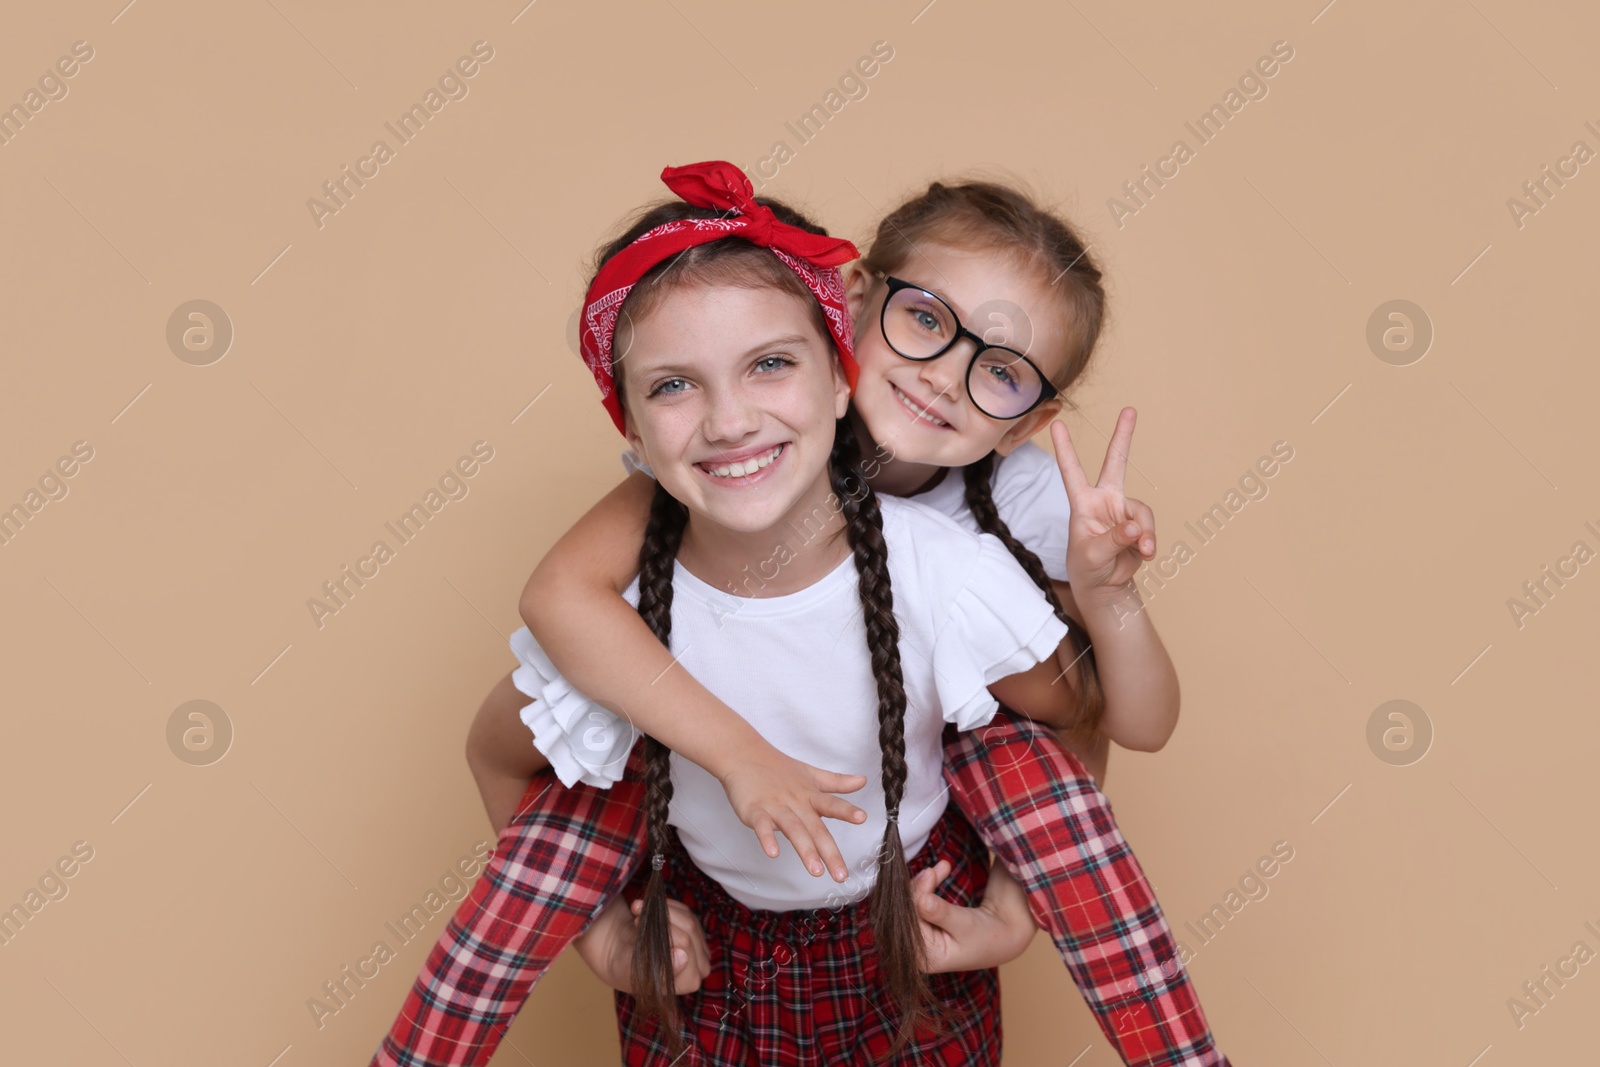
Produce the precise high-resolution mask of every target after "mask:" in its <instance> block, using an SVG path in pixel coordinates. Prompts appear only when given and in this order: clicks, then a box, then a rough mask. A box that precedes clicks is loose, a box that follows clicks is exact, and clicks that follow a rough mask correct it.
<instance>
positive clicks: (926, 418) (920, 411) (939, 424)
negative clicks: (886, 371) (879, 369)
mask: <svg viewBox="0 0 1600 1067" xmlns="http://www.w3.org/2000/svg"><path fill="white" fill-rule="evenodd" d="M889 388H890V389H891V390H893V392H894V395H895V398H896V399H897V400H899V401H900V405H901V406H902V407H904V408H905V409H906V410H907V411H908V412H910V413H911V414H912V415H913V416H915V417H916V418H917V419H918V420H920V421H921V422H924V423H927V424H928V425H929V426H933V427H936V428H938V429H941V430H948V429H950V424H949V423H948V422H945V421H944V420H943V419H936V418H934V417H933V416H932V415H930V414H928V411H927V409H926V408H924V407H923V406H922V405H920V404H918V403H917V402H916V401H915V400H912V399H911V398H910V397H909V396H907V395H906V394H904V393H902V392H901V391H900V387H899V386H897V385H895V384H894V383H893V382H890V383H889Z"/></svg>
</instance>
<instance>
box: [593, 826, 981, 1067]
mask: <svg viewBox="0 0 1600 1067" xmlns="http://www.w3.org/2000/svg"><path fill="white" fill-rule="evenodd" d="M941 858H944V859H949V860H950V862H951V866H952V871H951V874H950V877H949V878H948V879H947V880H946V881H945V883H944V884H943V885H942V886H941V887H940V889H939V892H940V893H941V894H942V895H944V896H946V897H948V898H949V899H951V900H953V901H955V902H957V903H959V904H965V905H972V904H976V903H978V902H979V901H980V900H982V899H983V890H984V886H985V885H987V884H988V881H989V874H988V865H989V855H988V850H987V849H986V848H985V847H984V845H983V842H982V841H981V840H979V839H978V836H977V834H976V833H975V832H974V831H973V829H972V827H971V826H970V825H969V824H968V823H967V821H966V820H965V819H963V818H962V817H961V816H960V814H959V813H957V812H956V811H955V809H954V808H948V809H946V811H945V813H944V816H943V817H942V818H941V819H940V821H939V822H938V823H937V824H936V825H935V826H934V828H933V831H932V832H931V834H930V836H929V839H928V844H927V847H925V848H923V849H922V850H921V851H920V852H918V853H917V855H916V856H915V857H913V858H912V860H911V861H910V867H911V873H913V874H915V873H916V872H917V871H919V870H922V869H923V868H925V867H930V866H932V865H933V864H934V863H936V862H937V861H938V860H939V859H941ZM666 861H667V862H666V866H665V867H664V868H663V869H662V877H663V878H664V879H665V881H666V884H667V891H668V894H669V895H670V896H672V897H675V898H677V899H679V900H682V901H683V902H684V903H685V904H687V905H688V906H689V908H690V909H691V910H693V911H694V912H695V913H696V914H697V915H698V916H699V917H700V922H701V925H702V926H703V927H704V928H705V934H706V943H707V945H708V947H709V948H710V950H711V973H710V975H709V976H707V978H706V980H705V981H704V982H703V983H702V985H701V988H700V989H699V990H697V991H696V992H694V993H691V994H689V995H687V996H683V997H679V998H678V1006H679V1010H680V1011H681V1012H682V1015H683V1030H682V1032H683V1035H684V1037H685V1040H686V1042H687V1044H688V1048H687V1049H686V1050H684V1051H682V1052H681V1053H680V1055H679V1056H678V1057H677V1058H674V1057H673V1056H672V1055H671V1053H670V1052H669V1051H668V1049H667V1045H666V1042H665V1040H664V1039H663V1036H662V1033H661V1029H660V1025H659V1021H658V1020H657V1019H655V1018H654V1017H651V1018H645V1017H643V1016H641V1014H640V1013H639V1012H638V1005H637V1002H636V1001H635V1000H634V998H633V997H631V996H629V995H627V994H626V993H618V994H616V1000H617V1026H618V1030H619V1031H620V1033H621V1036H622V1054H623V1063H624V1064H626V1065H627V1067H837V1065H840V1064H866V1063H882V1064H884V1065H885V1067H889V1065H895V1067H910V1065H912V1064H915V1065H917V1067H964V1065H965V1067H990V1065H994V1064H998V1063H999V1062H1000V1011H999V1009H1000V985H999V977H998V972H997V971H995V970H987V971H964V972H957V973H949V974H935V975H930V976H929V984H930V986H931V987H932V993H933V996H934V999H935V1002H936V1004H937V1005H939V1006H942V1007H943V1008H945V1009H946V1011H947V1016H948V1017H947V1020H946V1024H945V1028H944V1032H943V1033H942V1034H935V1033H933V1032H932V1031H930V1030H927V1029H919V1031H918V1037H917V1039H916V1040H913V1041H911V1042H909V1043H908V1044H907V1045H906V1047H905V1048H903V1049H902V1050H901V1051H900V1052H899V1053H898V1054H896V1055H895V1057H894V1058H893V1059H888V1060H885V1059H883V1057H884V1055H885V1054H886V1053H887V1052H888V1050H889V1047H890V1045H891V1043H892V1041H893V1026H894V1022H895V1018H896V1017H897V1014H898V1013H893V1012H892V1011H891V1012H890V1013H887V1014H886V1012H885V1010H884V1003H885V1000H886V999H887V996H888V994H887V990H886V989H885V986H884V984H883V979H882V977H881V975H880V972H879V969H878V954H877V952H876V950H875V949H873V948H872V944H873V937H872V929H871V925H870V923H869V922H868V918H867V915H868V901H867V900H866V899H863V900H860V901H857V902H856V903H854V904H847V905H843V906H842V907H840V908H838V909H827V908H819V909H816V910H809V909H808V910H803V911H785V912H779V911H752V910H751V909H749V908H747V907H745V906H744V905H743V904H740V903H739V902H738V901H736V900H734V899H733V898H732V897H730V896H729V895H728V894H727V893H726V892H725V891H724V890H723V889H722V887H721V886H720V885H718V884H717V883H716V882H715V881H714V880H712V879H711V878H710V877H708V876H707V875H706V874H705V873H704V872H702V871H701V870H700V869H699V868H697V867H695V866H694V862H693V861H692V860H691V859H690V858H689V855H688V853H686V852H685V851H684V850H683V847H682V846H681V845H680V844H678V842H677V835H676V834H673V835H672V846H671V848H670V849H669V851H668V852H667V854H666ZM647 875H648V871H647V869H644V868H641V869H640V871H639V875H638V877H637V879H636V880H635V883H634V886H633V887H632V888H633V889H634V890H638V891H642V890H643V887H644V882H645V879H646V877H647Z"/></svg>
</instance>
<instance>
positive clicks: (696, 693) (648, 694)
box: [521, 572, 768, 779]
mask: <svg viewBox="0 0 1600 1067" xmlns="http://www.w3.org/2000/svg"><path fill="white" fill-rule="evenodd" d="M535 578H536V579H540V580H536V581H530V583H529V586H528V591H527V592H525V593H524V596H523V599H522V603H521V607H522V616H523V620H524V621H525V622H526V623H527V624H528V630H529V632H530V633H532V634H533V636H534V639H535V640H537V641H538V642H539V645H540V647H542V648H543V649H544V652H545V655H547V656H549V657H550V661H551V662H552V663H554V664H555V666H556V668H557V669H558V670H560V671H561V673H562V675H563V676H564V677H565V678H566V679H567V681H569V682H571V683H572V684H573V685H574V686H575V687H576V688H577V689H578V690H579V691H580V692H582V693H583V694H584V695H585V696H587V697H589V698H590V699H591V700H594V701H595V702H596V703H598V704H600V705H601V706H603V707H605V708H608V709H610V710H611V711H612V712H613V713H614V714H616V715H618V716H620V717H622V718H623V719H625V720H626V721H628V722H630V723H632V724H633V725H634V726H635V727H637V728H638V729H640V730H642V731H644V732H645V733H647V734H649V735H650V736H651V737H653V738H655V739H656V740H658V741H660V742H661V743H662V744H664V745H666V746H667V747H668V748H670V749H672V750H673V751H674V752H676V753H678V754H679V755H680V756H683V757H684V758H685V759H688V760H692V761H693V762H695V763H697V764H699V765H700V766H701V767H704V768H705V769H706V770H707V771H708V772H710V773H711V774H712V775H714V776H715V777H717V778H719V779H720V778H722V776H723V775H724V774H725V773H726V772H727V771H728V770H729V769H730V768H731V767H732V766H734V765H735V764H737V763H738V762H739V760H741V759H743V758H745V757H746V756H747V755H748V754H749V752H750V751H751V749H752V748H753V747H767V746H768V742H767V741H766V739H764V738H763V737H762V736H761V735H760V734H759V733H758V732H757V731H756V729H755V728H754V727H752V726H751V725H750V724H749V723H748V722H746V721H745V720H744V718H742V717H741V716H740V715H739V714H738V713H737V712H736V711H734V710H733V709H732V708H730V707H729V706H728V705H727V704H725V703H723V702H722V701H721V700H720V699H718V698H717V697H716V696H715V695H713V694H712V693H711V691H710V690H708V689H706V687H705V686H703V685H701V684H700V683H699V682H698V681H697V680H695V678H694V676H693V675H691V674H690V673H689V672H688V671H687V670H685V669H684V668H683V667H682V666H680V665H678V664H677V662H676V661H675V660H674V658H673V656H672V653H671V652H669V651H668V650H667V648H666V646H664V645H662V643H661V642H660V641H659V640H658V639H657V638H656V636H655V634H654V633H652V632H651V630H650V627H649V626H648V625H647V624H646V623H645V621H644V619H643V618H642V617H641V616H640V615H639V613H638V611H637V610H635V609H634V608H633V607H632V606H631V605H630V604H629V603H628V602H627V601H626V600H624V599H622V597H620V596H618V595H617V594H616V593H614V592H610V591H603V590H597V589H595V588H594V587H593V586H592V585H587V584H585V583H584V582H583V581H582V580H581V579H578V578H574V577H572V576H570V575H563V574H561V573H554V574H549V575H544V574H541V573H540V572H535ZM578 602H581V603H582V605H583V607H582V610H581V611H568V610H566V609H565V606H567V605H571V604H574V603H578Z"/></svg>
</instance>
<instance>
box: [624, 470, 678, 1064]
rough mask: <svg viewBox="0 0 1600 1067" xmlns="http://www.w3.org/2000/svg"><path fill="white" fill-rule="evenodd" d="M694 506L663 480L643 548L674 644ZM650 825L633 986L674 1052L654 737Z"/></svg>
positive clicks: (664, 789)
mask: <svg viewBox="0 0 1600 1067" xmlns="http://www.w3.org/2000/svg"><path fill="white" fill-rule="evenodd" d="M687 521H688V512H687V511H686V510H685V509H684V507H683V505H682V504H680V503H678V501H677V500H675V499H673V497H672V495H671V494H669V493H668V492H667V491H666V490H665V489H663V488H661V486H660V484H659V483H658V484H657V485H656V495H655V498H654V499H653V500H651V502H650V521H649V524H648V525H647V526H646V527H645V533H644V544H643V545H642V546H641V547H640V549H639V614H640V616H642V617H643V618H644V621H645V622H646V623H647V624H648V625H649V627H650V629H651V631H652V632H653V633H654V634H655V635H656V637H657V638H659V639H660V641H661V643H662V644H663V645H666V646H668V647H669V648H670V647H671V645H672V568H673V561H674V560H675V559H677V556H678V546H679V544H681V543H682V541H683V529H684V525H685V524H686V523H687ZM644 761H645V771H644V774H645V802H644V815H645V827H646V829H647V831H648V833H649V835H650V851H651V852H652V853H653V855H652V856H651V860H650V865H651V867H652V870H651V872H650V880H649V882H648V883H647V884H646V885H645V891H644V908H643V909H642V910H641V911H640V913H639V940H638V944H637V947H636V948H635V950H634V954H633V988H634V996H635V998H636V999H637V1000H638V1002H639V1008H640V1010H641V1011H642V1012H643V1013H644V1016H645V1017H646V1018H648V1017H650V1016H651V1015H655V1016H658V1017H659V1018H660V1020H661V1030H662V1032H663V1033H664V1034H665V1035H666V1039H667V1045H668V1048H669V1049H670V1050H671V1052H670V1054H671V1055H673V1056H677V1055H679V1054H681V1053H682V1052H683V1049H684V1043H683V1036H682V1032H681V1031H682V1028H681V1025H680V1023H679V1015H678V998H677V996H676V995H675V994H674V993H673V987H674V985H675V982H676V976H675V975H674V973H673V969H672V924H671V922H670V921H669V919H668V917H667V887H666V885H665V884H664V882H663V881H662V878H661V858H662V855H663V853H665V851H666V847H667V811H668V807H669V806H670V805H671V803H672V753H671V751H670V750H669V749H668V748H667V747H666V746H665V745H663V744H662V743H661V742H659V741H657V740H656V739H655V738H653V737H649V736H646V737H645V739H644Z"/></svg>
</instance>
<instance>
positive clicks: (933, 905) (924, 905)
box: [916, 893, 957, 930]
mask: <svg viewBox="0 0 1600 1067" xmlns="http://www.w3.org/2000/svg"><path fill="white" fill-rule="evenodd" d="M916 899H917V915H918V916H920V917H921V918H922V919H923V921H924V922H926V923H928V925H930V926H937V927H938V928H939V929H941V930H949V929H950V927H951V925H952V922H953V920H954V918H955V915H956V911H957V909H956V906H955V905H954V904H952V903H950V902H949V901H948V900H946V899H944V898H943V897H941V896H939V895H938V894H937V893H924V894H922V895H921V896H919V897H917V898H916Z"/></svg>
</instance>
